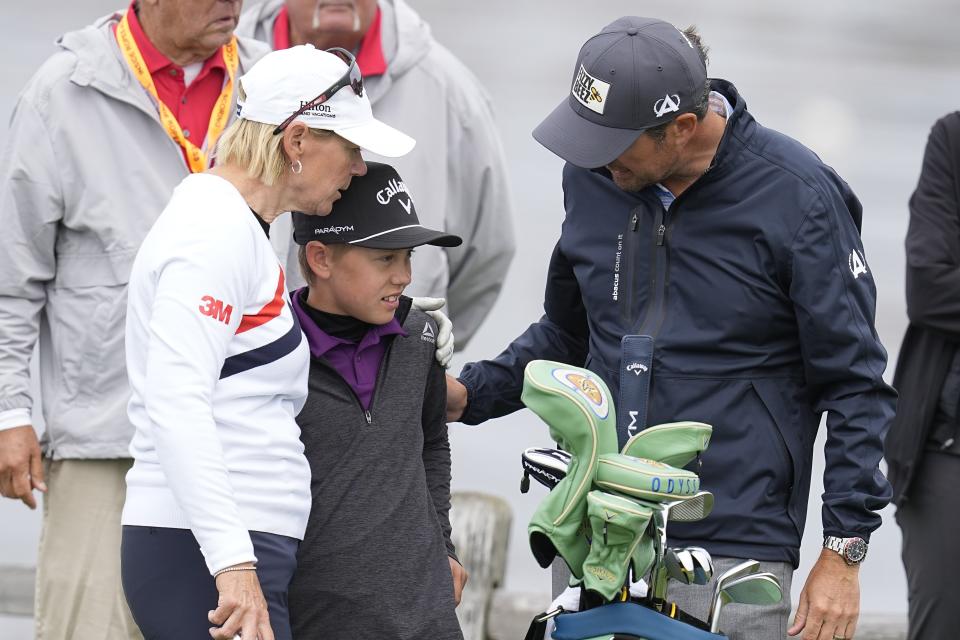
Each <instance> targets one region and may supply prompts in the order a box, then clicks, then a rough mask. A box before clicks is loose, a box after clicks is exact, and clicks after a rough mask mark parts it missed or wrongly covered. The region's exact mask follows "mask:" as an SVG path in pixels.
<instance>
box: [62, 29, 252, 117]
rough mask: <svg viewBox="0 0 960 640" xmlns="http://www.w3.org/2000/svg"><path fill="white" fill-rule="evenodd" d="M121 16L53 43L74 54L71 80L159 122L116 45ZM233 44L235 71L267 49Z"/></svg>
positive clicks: (241, 40)
mask: <svg viewBox="0 0 960 640" xmlns="http://www.w3.org/2000/svg"><path fill="white" fill-rule="evenodd" d="M122 17H123V14H122V13H119V12H116V13H111V14H109V15H107V16H104V17H102V18H100V19H98V20H96V21H95V22H94V23H93V24H91V25H89V26H87V27H84V28H82V29H79V30H77V31H71V32H68V33H66V34H64V35H63V36H61V37H60V38H59V39H58V40H57V45H58V46H59V47H60V48H61V49H63V50H65V51H69V52H70V53H72V54H73V55H74V56H76V65H75V66H74V69H73V72H72V73H71V75H70V81H71V82H73V83H74V84H76V85H78V86H81V87H90V88H92V89H96V90H97V91H99V92H101V93H103V94H104V95H107V96H109V97H111V98H113V99H115V100H119V101H120V102H124V103H126V104H129V105H132V106H134V107H136V108H138V109H140V110H141V111H143V112H145V113H147V114H148V115H150V116H151V117H153V119H154V120H156V121H157V122H158V123H159V122H160V118H159V115H158V114H157V108H156V107H155V106H154V104H153V101H152V100H151V99H150V96H149V95H148V94H147V92H146V91H144V90H143V87H141V86H140V83H139V82H137V80H136V78H134V77H133V73H131V72H130V69H129V68H127V64H126V62H125V61H124V60H123V56H122V54H121V53H120V47H119V46H118V45H117V39H116V36H114V33H113V30H114V27H115V25H116V24H117V23H118V22H119V21H120V19H121V18H122ZM237 44H238V50H239V54H240V69H239V70H238V72H237V74H238V75H241V74H242V73H243V71H244V70H245V69H249V68H250V67H251V66H253V63H254V62H256V61H257V60H259V59H260V58H261V57H262V56H263V55H264V54H265V53H267V51H269V49H268V48H267V47H266V45H263V44H262V43H258V42H255V41H251V40H249V39H246V38H237ZM234 99H236V96H234ZM232 111H233V109H231V112H232Z"/></svg>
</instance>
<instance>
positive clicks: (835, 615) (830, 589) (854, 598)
mask: <svg viewBox="0 0 960 640" xmlns="http://www.w3.org/2000/svg"><path fill="white" fill-rule="evenodd" d="M859 617H860V567H859V566H858V565H853V566H850V565H848V564H847V563H846V561H844V559H843V558H842V557H841V556H840V554H839V553H837V552H835V551H831V550H829V549H824V550H823V551H821V552H820V558H819V559H818V560H817V563H816V564H815V565H813V569H812V570H811V571H810V575H809V576H808V577H807V583H806V584H805V585H803V591H802V592H801V593H800V604H799V605H798V606H797V615H796V616H795V617H794V619H793V626H792V627H790V628H789V629H788V630H787V633H788V634H789V635H791V636H795V635H797V634H799V633H800V632H801V631H803V640H833V639H834V638H853V634H854V632H855V631H856V630H857V619H858V618H859Z"/></svg>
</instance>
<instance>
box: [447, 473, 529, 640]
mask: <svg viewBox="0 0 960 640" xmlns="http://www.w3.org/2000/svg"><path fill="white" fill-rule="evenodd" d="M450 504H451V507H450V524H451V525H452V526H453V544H454V545H456V547H457V556H459V558H460V562H461V564H463V566H464V568H466V570H467V572H468V573H469V579H468V580H467V586H466V587H465V588H464V591H463V597H462V599H461V600H460V606H459V607H457V618H458V619H459V620H460V627H461V629H463V637H464V640H486V637H487V635H486V634H487V616H488V613H489V611H490V603H491V601H492V599H493V591H494V589H496V588H497V587H499V586H500V585H501V584H503V577H504V573H505V572H506V568H507V544H508V542H509V540H510V522H511V520H512V519H513V515H512V514H511V511H510V505H509V504H507V502H506V500H504V499H503V498H499V497H497V496H492V495H488V494H484V493H478V492H455V493H453V494H451V496H450Z"/></svg>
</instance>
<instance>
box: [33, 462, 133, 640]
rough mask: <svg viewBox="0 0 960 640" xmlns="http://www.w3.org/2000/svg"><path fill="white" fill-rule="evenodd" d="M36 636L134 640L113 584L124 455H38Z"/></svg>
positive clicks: (116, 581) (120, 592)
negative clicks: (42, 484) (42, 480)
mask: <svg viewBox="0 0 960 640" xmlns="http://www.w3.org/2000/svg"><path fill="white" fill-rule="evenodd" d="M44 462H45V472H46V480H47V486H48V487H49V491H48V493H47V495H46V496H44V500H43V531H42V533H41V535H40V552H39V558H38V561H37V591H36V605H35V613H34V616H35V619H36V638H37V640H137V639H140V638H142V636H141V635H140V631H139V630H138V629H137V625H136V624H135V623H134V622H133V618H132V617H131V616H130V610H129V609H128V608H127V602H126V600H125V599H124V596H123V588H122V587H121V585H120V512H121V510H122V509H123V500H124V496H125V494H126V484H125V481H124V479H125V476H126V473H127V471H128V470H129V469H130V465H131V464H132V462H133V461H132V460H57V461H51V460H45V461H44Z"/></svg>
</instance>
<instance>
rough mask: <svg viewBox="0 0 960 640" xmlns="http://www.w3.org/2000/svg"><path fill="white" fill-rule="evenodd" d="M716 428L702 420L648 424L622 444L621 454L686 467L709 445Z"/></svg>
mask: <svg viewBox="0 0 960 640" xmlns="http://www.w3.org/2000/svg"><path fill="white" fill-rule="evenodd" d="M712 433H713V427H711V426H710V425H708V424H704V423H702V422H689V421H684V422H668V423H666V424H658V425H654V426H652V427H647V428H646V429H644V430H643V431H641V432H640V433H638V434H636V435H635V436H633V437H632V438H630V439H629V440H627V444H625V445H623V449H622V450H621V451H620V453H622V454H624V455H628V456H633V457H634V458H646V459H648V460H657V461H658V462H663V463H665V464H669V465H670V466H672V467H685V466H687V465H688V464H689V463H690V461H691V460H693V459H694V458H696V457H697V456H698V455H699V454H700V453H701V452H702V451H704V450H706V448H707V445H709V444H710V435H711V434H712Z"/></svg>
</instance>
